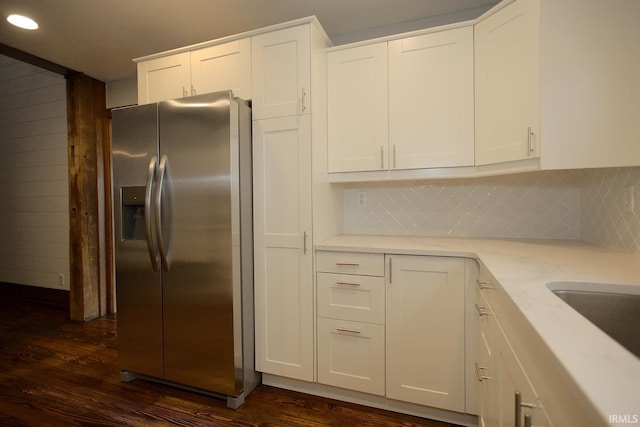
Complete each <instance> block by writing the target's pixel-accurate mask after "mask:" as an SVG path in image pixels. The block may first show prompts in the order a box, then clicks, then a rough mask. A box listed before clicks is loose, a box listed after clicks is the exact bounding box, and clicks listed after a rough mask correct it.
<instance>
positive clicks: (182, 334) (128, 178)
mask: <svg viewBox="0 0 640 427" xmlns="http://www.w3.org/2000/svg"><path fill="white" fill-rule="evenodd" d="M113 183H114V222H115V224H114V230H115V263H116V301H117V312H118V314H117V322H118V353H119V366H120V369H121V378H122V380H123V381H129V380H132V379H135V378H144V379H150V380H159V381H162V382H168V383H170V384H174V385H178V386H181V387H187V388H190V389H193V390H196V391H200V392H204V393H210V394H214V395H220V396H224V397H226V398H227V403H228V406H230V407H238V406H239V405H241V404H242V403H243V401H244V398H245V396H246V395H247V394H248V393H250V392H251V391H252V390H253V388H255V386H256V385H257V384H258V383H259V382H260V377H259V374H258V373H256V372H255V370H254V328H253V241H252V238H253V231H252V221H253V218H252V176H251V109H250V107H249V106H248V104H247V103H246V102H245V101H242V100H240V99H238V98H234V96H233V94H232V93H231V92H230V91H224V92H216V93H213V94H206V95H200V96H193V97H188V98H182V99H176V100H171V101H163V102H159V103H155V104H147V105H141V106H136V107H130V108H123V109H119V110H114V111H113Z"/></svg>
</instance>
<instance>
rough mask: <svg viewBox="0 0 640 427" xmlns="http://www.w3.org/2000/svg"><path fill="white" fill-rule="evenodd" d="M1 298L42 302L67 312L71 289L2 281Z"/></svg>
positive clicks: (0, 285)
mask: <svg viewBox="0 0 640 427" xmlns="http://www.w3.org/2000/svg"><path fill="white" fill-rule="evenodd" d="M0 298H2V299H4V300H8V299H11V300H15V301H24V302H29V303H34V304H42V305H46V306H48V307H51V308H55V309H59V310H63V311H66V312H68V311H69V291H67V290H64V289H50V288H41V287H38V286H29V285H18V284H15V283H6V282H0Z"/></svg>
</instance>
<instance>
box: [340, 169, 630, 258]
mask: <svg viewBox="0 0 640 427" xmlns="http://www.w3.org/2000/svg"><path fill="white" fill-rule="evenodd" d="M629 185H632V186H633V192H634V198H635V211H634V212H626V211H625V209H624V205H623V199H624V197H623V189H624V187H625V186H629ZM361 193H365V195H364V200H363V202H364V203H361V197H360V195H361ZM344 232H345V233H347V234H387V235H430V236H465V237H498V238H551V239H582V240H585V241H588V242H591V243H595V244H599V245H603V246H608V247H612V248H616V249H620V250H624V251H638V250H640V167H634V168H608V169H586V170H581V171H577V170H567V171H542V172H530V173H522V174H513V175H504V176H495V177H485V178H467V179H450V180H449V179H447V180H425V181H403V182H376V183H358V184H347V185H345V187H344Z"/></svg>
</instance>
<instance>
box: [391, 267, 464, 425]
mask: <svg viewBox="0 0 640 427" xmlns="http://www.w3.org/2000/svg"><path fill="white" fill-rule="evenodd" d="M387 259H388V262H389V275H388V277H387V280H388V282H387V309H386V310H387V319H386V320H387V322H386V326H387V337H386V338H387V343H386V349H387V360H386V366H387V397H389V398H391V399H396V400H402V401H406V402H412V403H417V404H420V405H427V406H433V407H437V408H442V409H447V410H451V411H456V412H464V398H465V352H464V285H465V283H464V280H465V273H464V260H463V259H459V258H448V257H424V256H397V255H387Z"/></svg>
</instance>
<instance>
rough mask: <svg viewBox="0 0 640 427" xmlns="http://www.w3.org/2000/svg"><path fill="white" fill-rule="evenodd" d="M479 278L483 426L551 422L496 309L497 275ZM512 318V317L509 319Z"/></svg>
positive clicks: (478, 352) (528, 426)
mask: <svg viewBox="0 0 640 427" xmlns="http://www.w3.org/2000/svg"><path fill="white" fill-rule="evenodd" d="M482 276H483V274H482V273H481V279H480V280H478V288H479V289H478V290H477V292H476V295H475V299H476V303H475V306H476V314H477V322H478V335H477V337H476V339H477V341H476V342H477V347H476V364H475V365H476V374H477V379H478V383H477V391H478V401H479V414H478V416H479V420H478V421H479V425H480V427H531V426H537V427H545V426H551V423H550V422H549V420H548V417H547V415H546V412H545V411H544V408H543V407H542V404H541V403H540V401H539V397H538V395H537V394H536V392H535V390H534V389H533V386H532V385H531V383H530V381H529V378H528V376H527V374H526V373H525V370H524V368H523V366H522V365H521V363H520V360H519V359H518V357H517V356H516V353H515V352H514V351H513V348H512V347H511V344H510V342H509V340H508V338H507V336H506V334H505V332H504V331H503V329H502V328H501V326H500V319H498V318H497V317H496V314H495V311H494V310H493V309H492V307H493V306H496V304H497V301H495V300H494V298H493V297H494V295H495V293H496V292H498V290H497V286H498V285H497V284H496V283H495V281H494V280H493V279H490V280H487V279H486V277H482ZM507 321H508V320H507Z"/></svg>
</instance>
